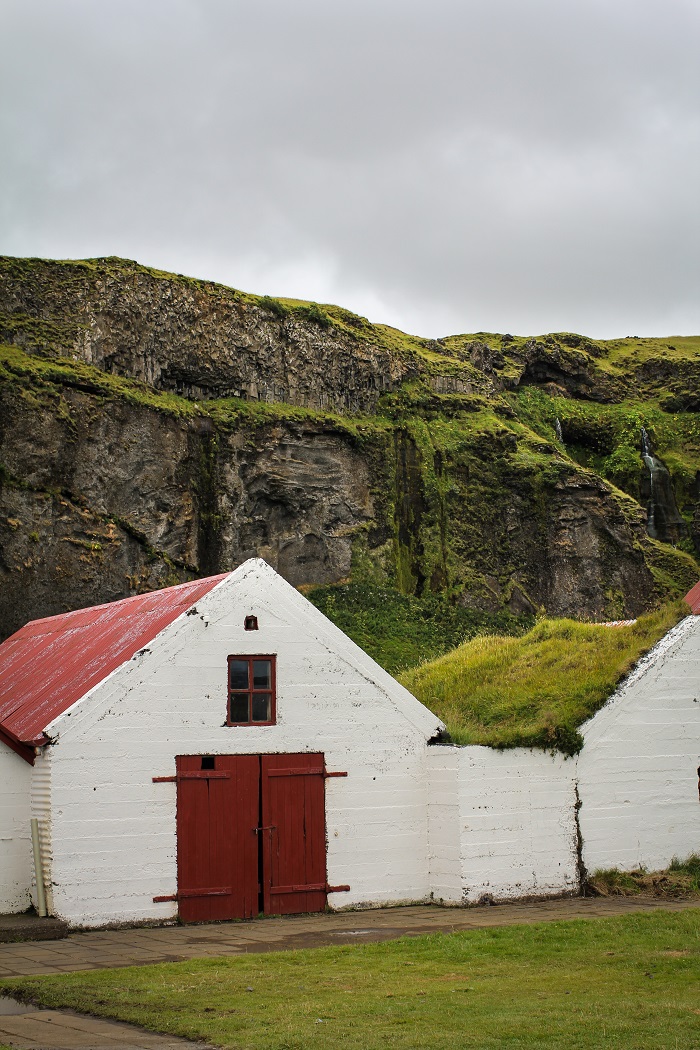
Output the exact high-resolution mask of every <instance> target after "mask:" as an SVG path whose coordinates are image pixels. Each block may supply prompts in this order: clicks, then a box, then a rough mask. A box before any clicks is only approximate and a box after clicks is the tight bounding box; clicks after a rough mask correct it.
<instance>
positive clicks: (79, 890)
mask: <svg viewBox="0 0 700 1050" xmlns="http://www.w3.org/2000/svg"><path fill="white" fill-rule="evenodd" d="M244 570H245V571H244ZM249 613H252V614H254V615H256V616H257V617H258V621H259V624H260V630H259V631H257V632H246V631H244V630H243V620H244V617H245V616H246V615H247V614H249ZM149 648H150V651H146V652H144V653H143V654H142V655H139V656H136V657H134V659H133V660H131V661H130V662H129V663H128V664H127V665H126V666H124V667H122V668H120V669H119V670H118V671H116V672H114V673H113V674H112V675H111V676H110V677H109V678H108V679H107V680H106V681H105V682H104V683H102V684H101V685H100V686H98V687H97V688H96V689H94V690H93V691H92V693H91V694H88V696H87V697H85V698H84V699H83V700H82V701H80V702H78V703H77V704H76V705H74V707H73V708H71V709H70V711H68V712H66V713H65V714H64V715H62V716H60V717H59V718H58V719H56V721H55V722H54V723H53V725H52V726H50V727H49V730H48V731H49V733H50V735H51V736H52V737H57V742H56V743H55V744H54V745H52V746H51V747H49V748H47V749H46V750H47V756H48V761H49V763H50V767H51V794H52V818H51V827H50V836H49V837H50V843H51V865H52V868H51V870H52V880H53V887H52V889H53V912H54V914H56V915H58V916H60V917H62V918H65V919H67V920H69V921H70V922H73V923H76V924H77V923H79V924H83V925H99V924H103V923H108V922H127V921H139V920H144V919H166V918H168V917H172V916H174V915H175V914H176V911H177V906H176V904H175V903H172V902H164V903H159V904H154V903H153V900H152V898H153V897H154V896H160V895H166V894H171V893H174V892H175V890H176V888H177V883H176V830H175V791H176V789H175V785H174V784H163V783H161V784H154V783H153V782H152V777H154V776H168V775H172V774H174V772H175V756H176V755H179V754H201V753H205V754H258V753H263V754H264V753H274V752H285V751H286V752H295V751H307V752H323V753H324V754H325V757H326V764H327V767H328V769H330V770H346V771H347V772H348V776H347V778H337V779H335V778H334V779H329V780H327V781H326V819H327V835H328V880H329V882H330V883H331V884H346V883H347V884H349V885H350V887H351V890H350V892H349V893H337V894H332V895H330V898H329V903H330V905H331V907H336V908H338V907H345V906H350V905H353V906H358V905H366V906H370V905H373V904H385V903H390V902H397V901H408V900H422V899H426V898H427V897H428V895H429V892H430V881H429V874H428V860H427V856H428V831H427V804H426V803H427V795H426V775H425V773H426V770H425V763H426V746H425V745H426V740H427V739H428V738H429V737H430V736H432V735H433V734H434V733H435V732H436V731H437V730H438V728H439V727H440V725H441V723H440V722H439V720H438V719H437V718H436V717H435V716H434V715H432V714H430V712H428V711H427V710H426V709H425V708H424V707H423V706H422V705H421V704H419V703H418V701H417V700H415V698H414V697H412V696H411V695H410V694H409V693H407V692H406V690H404V689H402V687H401V686H399V685H398V684H397V683H396V682H394V680H393V679H392V678H390V676H389V675H387V674H386V673H385V672H384V671H382V670H381V669H380V668H379V667H378V666H377V665H376V664H374V663H373V662H372V661H371V660H370V659H369V657H367V656H366V654H364V653H362V651H361V650H359V649H358V648H357V647H356V646H355V645H354V644H353V643H352V642H351V641H350V640H349V639H347V638H346V637H345V635H343V634H342V632H341V631H339V630H338V629H337V628H335V627H334V626H333V625H332V624H330V623H329V621H327V620H325V618H324V617H322V616H321V615H320V614H319V613H318V612H317V610H315V609H313V607H312V606H310V604H309V603H308V602H306V600H305V599H304V598H302V597H301V595H299V594H297V592H296V591H294V589H293V588H291V587H289V586H288V585H287V584H286V583H284V581H283V580H282V579H281V578H280V577H278V576H276V574H274V573H273V572H272V570H271V569H269V568H268V567H267V566H264V565H262V566H261V563H259V562H258V563H255V564H254V565H253V567H252V568H251V567H250V563H246V566H243V567H242V568H241V570H238V572H237V573H236V574H235V576H234V577H229V578H228V579H227V580H225V581H224V582H223V583H222V584H220V585H218V586H217V587H216V588H215V589H214V590H213V591H211V592H210V594H209V595H207V596H206V598H204V599H203V600H202V601H200V602H199V603H198V614H197V615H192V616H182V617H181V618H180V619H179V620H177V621H175V622H174V623H173V624H172V625H171V626H170V627H169V628H167V629H166V630H165V631H164V632H163V633H162V634H161V635H160V636H159V638H158V639H157V640H156V641H155V642H154V643H152V645H151V646H150V647H149ZM235 653H241V654H245V653H276V654H277V725H275V726H260V727H254V726H243V727H227V726H225V725H224V723H225V719H226V671H227V667H226V658H227V656H228V655H229V654H235Z"/></svg>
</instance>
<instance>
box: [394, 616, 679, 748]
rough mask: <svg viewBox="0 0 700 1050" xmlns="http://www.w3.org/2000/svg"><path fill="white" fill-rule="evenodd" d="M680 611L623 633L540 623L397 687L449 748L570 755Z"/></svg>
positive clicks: (457, 654) (412, 675)
mask: <svg viewBox="0 0 700 1050" xmlns="http://www.w3.org/2000/svg"><path fill="white" fill-rule="evenodd" d="M685 612H687V607H686V606H685V605H684V603H683V602H674V603H671V604H669V605H665V606H663V608H661V609H659V610H657V611H656V612H652V613H648V614H647V615H645V616H640V617H639V619H638V620H637V621H636V622H635V623H634V624H632V625H630V626H626V627H604V626H602V625H597V624H589V623H579V622H577V621H576V620H553V619H542V620H540V621H538V623H537V624H536V625H535V626H534V627H533V628H532V629H531V630H530V631H528V632H527V633H526V634H523V635H521V636H520V637H504V636H503V635H481V636H478V637H476V638H473V639H472V640H471V641H468V642H465V643H464V644H463V645H461V646H459V648H457V649H454V650H452V651H451V652H449V653H447V654H446V655H444V656H441V657H439V658H438V659H436V660H432V661H430V662H428V663H424V664H421V665H420V666H419V667H416V668H413V669H412V670H410V671H406V672H404V673H403V674H402V675H401V676H400V679H399V681H401V682H402V684H403V685H405V686H406V688H407V689H409V690H410V691H411V692H412V693H413V694H414V695H415V696H417V697H418V699H419V700H421V701H422V702H423V703H424V704H425V705H426V707H429V708H430V710H431V711H433V712H434V713H435V714H436V715H438V716H439V717H440V718H441V719H442V720H443V721H444V722H445V724H446V726H447V729H448V731H449V733H450V737H451V739H452V740H453V741H454V742H455V743H458V744H487V745H490V746H491V747H530V746H535V747H549V748H554V749H557V750H560V751H564V752H567V753H569V754H573V753H575V752H576V751H578V750H579V748H580V746H581V744H582V739H581V735H580V733H579V726H580V725H581V724H582V723H583V722H585V721H586V719H588V718H590V717H591V715H593V714H595V712H596V711H597V710H598V709H599V708H600V707H602V705H603V704H604V703H605V701H606V700H607V699H608V697H609V696H610V695H611V693H612V692H613V691H614V689H615V686H616V685H617V684H618V683H619V682H620V680H621V679H622V678H623V677H624V676H625V675H626V674H627V673H628V672H629V671H630V670H631V668H632V667H633V666H634V664H635V663H636V662H637V660H639V658H640V657H641V656H642V655H643V654H644V653H645V652H647V650H649V649H650V648H651V647H652V646H653V645H655V644H656V642H658V641H659V639H661V638H662V637H663V636H664V635H665V634H666V632H667V631H668V630H669V629H670V628H671V627H672V626H673V625H674V624H675V623H677V621H678V620H679V619H680V618H681V617H682V616H683V614H684V613H685Z"/></svg>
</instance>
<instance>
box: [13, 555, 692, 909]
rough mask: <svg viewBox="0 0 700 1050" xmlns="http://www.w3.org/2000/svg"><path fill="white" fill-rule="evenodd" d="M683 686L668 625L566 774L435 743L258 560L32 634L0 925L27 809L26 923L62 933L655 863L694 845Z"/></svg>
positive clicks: (687, 641)
mask: <svg viewBox="0 0 700 1050" xmlns="http://www.w3.org/2000/svg"><path fill="white" fill-rule="evenodd" d="M654 654H656V656H655V655H654ZM644 667H646V668H647V670H644ZM669 683H673V685H672V686H671V685H670V684H669ZM698 683H700V617H689V618H688V619H687V620H685V621H683V623H682V624H681V625H679V627H678V628H676V629H675V630H674V631H673V632H671V633H670V634H669V636H667V639H664V640H663V641H662V642H661V643H660V646H658V647H657V649H656V650H654V651H653V652H652V653H651V654H649V656H647V657H646V663H645V664H644V665H640V669H639V671H638V672H636V674H635V675H633V676H632V677H631V678H630V679H629V680H628V682H627V683H625V685H623V686H622V687H621V689H620V690H619V691H618V693H617V694H616V695H615V696H614V697H613V698H612V699H611V701H610V702H609V703H608V704H607V705H606V706H605V707H604V708H603V709H602V710H601V711H600V712H598V714H597V715H596V716H595V717H594V718H593V719H592V720H591V721H590V722H589V723H588V725H587V726H586V727H585V728H584V737H585V740H586V744H585V747H584V749H583V752H582V753H581V754H580V755H579V756H577V757H576V758H565V757H564V756H562V755H552V754H549V753H547V752H542V751H537V750H526V749H517V750H512V751H494V750H492V749H490V748H486V747H453V746H449V745H444V744H439V743H437V742H436V741H437V738H438V735H439V733H440V731H441V729H442V728H443V727H442V724H441V722H440V721H439V719H438V718H437V717H436V716H435V715H433V714H432V713H431V712H430V711H428V710H427V708H425V707H424V706H423V705H422V704H420V703H419V702H418V701H417V700H416V699H415V698H414V697H413V696H412V695H411V694H410V693H408V692H407V691H406V690H405V689H404V688H402V687H401V686H400V685H399V684H398V683H397V682H395V681H394V679H393V678H391V676H390V675H388V674H387V673H386V672H385V671H383V670H382V669H381V668H380V667H379V666H378V665H377V664H376V663H375V662H374V661H373V660H371V659H370V658H369V657H368V656H367V655H366V654H365V653H364V652H362V650H361V649H359V648H358V647H357V646H356V645H355V644H354V643H353V642H352V641H351V640H350V639H348V638H347V637H346V636H345V635H344V634H343V633H342V632H341V631H340V630H339V629H338V628H336V627H335V626H334V625H333V624H332V623H330V621H328V620H327V619H326V618H325V617H324V616H323V615H322V614H321V613H320V612H318V610H317V609H316V608H315V607H314V606H313V605H311V603H309V602H308V601H307V600H306V599H305V598H303V597H302V596H301V595H300V594H299V593H298V592H297V591H296V590H295V589H294V588H293V587H291V586H290V585H289V584H287V583H285V582H284V580H282V578H281V577H280V576H278V575H277V574H276V573H275V572H274V571H273V570H272V569H271V568H270V567H269V566H268V565H266V564H265V562H263V561H260V560H251V561H248V562H246V563H245V564H244V565H242V566H240V568H238V569H237V570H236V571H235V572H232V573H227V574H224V575H222V576H218V577H212V578H210V579H206V580H197V581H193V582H192V583H187V584H182V585H180V586H177V587H171V588H167V589H165V590H162V591H156V592H152V593H150V594H146V595H139V596H137V597H134V598H128V599H125V600H124V601H119V602H113V603H111V604H108V605H103V606H98V607H95V608H91V609H82V610H78V611H76V612H73V613H66V614H63V615H60V616H54V617H50V618H48V619H45V620H38V621H34V622H33V623H30V624H28V625H27V626H26V627H24V628H22V630H20V631H18V632H17V633H16V634H15V635H13V636H12V637H11V638H9V639H7V641H6V642H4V643H3V644H2V645H0V845H1V847H2V848H1V849H0V911H23V910H24V909H26V908H27V907H28V906H29V905H30V903H31V902H32V901H34V902H35V903H36V899H37V897H36V878H35V873H34V865H33V861H32V849H31V842H30V832H29V827H30V819H31V818H32V817H34V818H37V820H38V827H39V832H40V845H41V860H42V865H41V867H42V868H43V875H42V879H43V883H44V885H45V888H46V897H47V904H48V910H49V913H50V914H53V915H56V916H58V917H60V918H63V919H66V920H67V921H68V922H70V923H72V924H75V925H83V926H98V925H105V924H109V923H119V922H140V921H156V922H157V921H167V920H170V919H174V918H175V917H177V916H179V917H180V918H181V919H183V920H184V921H202V920H207V919H225V918H245V917H248V916H251V915H256V914H258V913H259V912H261V911H262V912H264V913H267V914H285V913H290V912H303V911H318V910H322V909H323V908H325V907H330V908H332V909H335V908H344V907H370V906H372V905H382V904H391V903H401V902H407V901H416V900H426V901H427V900H431V899H434V900H442V901H445V902H457V903H469V902H475V901H478V900H480V899H482V898H484V897H487V898H492V899H503V898H514V897H524V896H552V895H560V894H565V893H576V892H578V891H579V889H580V883H581V878H582V874H583V870H584V867H585V866H587V867H588V868H593V867H597V866H610V864H619V865H620V866H622V867H634V866H636V865H638V864H640V863H643V864H652V863H653V864H655V865H656V864H660V863H668V861H670V859H671V857H672V856H673V855H674V854H677V855H687V854H688V853H690V852H692V851H693V850H696V849H698V847H699V846H700V804H699V800H698V788H697V767H698V765H700V755H699V754H698V752H699V751H700V703H698V702H697V700H696V697H697V698H698V699H700V685H699V684H698ZM691 694H692V695H691ZM689 770H690V772H689ZM691 773H692V775H691Z"/></svg>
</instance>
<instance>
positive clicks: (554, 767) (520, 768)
mask: <svg viewBox="0 0 700 1050" xmlns="http://www.w3.org/2000/svg"><path fill="white" fill-rule="evenodd" d="M429 767H430V774H429V776H430V783H431V787H432V792H431V802H430V807H429V811H430V823H429V836H430V838H429V842H430V857H431V873H432V881H433V892H434V895H435V896H436V897H437V898H440V899H443V900H446V901H450V902H455V901H461V902H463V903H470V904H473V903H476V902H478V901H480V900H482V899H493V900H505V899H512V898H517V897H528V896H535V897H549V896H558V895H561V894H564V893H575V892H577V891H578V888H579V877H578V853H577V830H576V792H575V761H574V760H572V759H566V758H565V757H564V756H563V755H559V754H551V753H549V752H544V751H539V750H535V749H524V748H516V749H513V750H509V751H495V750H493V749H492V748H488V747H460V748H458V747H448V746H444V745H442V746H434V747H431V748H430V749H429Z"/></svg>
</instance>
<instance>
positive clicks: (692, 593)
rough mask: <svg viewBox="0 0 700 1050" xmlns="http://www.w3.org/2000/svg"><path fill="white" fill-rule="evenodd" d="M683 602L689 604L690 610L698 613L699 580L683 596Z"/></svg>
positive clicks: (699, 600)
mask: <svg viewBox="0 0 700 1050" xmlns="http://www.w3.org/2000/svg"><path fill="white" fill-rule="evenodd" d="M684 600H685V602H686V604H687V605H689V606H690V610H691V612H693V613H695V614H696V615H698V614H700V580H698V582H697V583H696V584H695V586H694V587H691V588H690V590H689V591H688V593H687V594H686V596H685V599H684Z"/></svg>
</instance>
